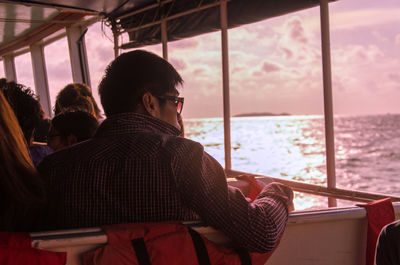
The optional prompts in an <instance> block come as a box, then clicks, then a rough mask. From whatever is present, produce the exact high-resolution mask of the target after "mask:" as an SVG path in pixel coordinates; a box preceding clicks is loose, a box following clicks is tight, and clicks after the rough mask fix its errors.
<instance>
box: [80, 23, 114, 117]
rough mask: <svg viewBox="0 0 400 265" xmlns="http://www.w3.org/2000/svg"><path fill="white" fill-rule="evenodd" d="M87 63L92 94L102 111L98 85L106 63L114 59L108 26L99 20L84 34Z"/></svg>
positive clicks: (111, 36) (111, 38) (111, 37)
mask: <svg viewBox="0 0 400 265" xmlns="http://www.w3.org/2000/svg"><path fill="white" fill-rule="evenodd" d="M85 43H86V50H87V56H88V63H89V71H90V81H91V88H92V93H93V96H94V98H95V100H96V102H97V105H98V106H99V108H100V109H101V111H102V112H103V107H102V106H101V103H100V97H99V92H98V85H99V83H100V81H101V78H102V77H103V75H104V70H105V69H106V67H107V65H108V64H109V63H110V62H111V61H112V60H113V59H114V43H113V35H112V32H111V30H110V28H109V27H107V26H105V25H103V24H102V23H101V22H98V23H95V24H93V25H92V26H90V27H89V29H88V31H87V33H86V36H85Z"/></svg>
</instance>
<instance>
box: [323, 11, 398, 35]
mask: <svg viewBox="0 0 400 265" xmlns="http://www.w3.org/2000/svg"><path fill="white" fill-rule="evenodd" d="M399 13H400V8H387V9H385V8H381V9H377V8H375V9H359V10H351V11H343V12H340V11H337V12H332V13H331V14H332V15H331V23H330V27H331V30H354V29H356V28H360V27H377V26H380V25H384V24H391V25H395V24H396V23H399V21H400V16H399Z"/></svg>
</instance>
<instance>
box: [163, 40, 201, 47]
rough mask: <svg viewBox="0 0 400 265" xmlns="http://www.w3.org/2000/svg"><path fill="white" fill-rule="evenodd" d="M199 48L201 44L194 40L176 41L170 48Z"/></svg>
mask: <svg viewBox="0 0 400 265" xmlns="http://www.w3.org/2000/svg"><path fill="white" fill-rule="evenodd" d="M197 46H199V42H198V41H197V40H194V39H186V40H181V41H174V42H171V43H170V44H169V47H170V48H174V49H193V48H196V47H197Z"/></svg>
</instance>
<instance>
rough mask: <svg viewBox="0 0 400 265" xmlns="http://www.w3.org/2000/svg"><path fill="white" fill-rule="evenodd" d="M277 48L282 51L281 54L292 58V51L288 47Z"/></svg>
mask: <svg viewBox="0 0 400 265" xmlns="http://www.w3.org/2000/svg"><path fill="white" fill-rule="evenodd" d="M279 48H280V50H281V51H282V52H283V54H284V55H285V58H286V59H291V58H293V52H292V51H291V50H290V49H288V48H286V47H279Z"/></svg>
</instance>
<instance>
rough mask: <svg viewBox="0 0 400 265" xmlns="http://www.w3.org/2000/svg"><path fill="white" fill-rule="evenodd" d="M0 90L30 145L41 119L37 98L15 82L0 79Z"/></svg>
mask: <svg viewBox="0 0 400 265" xmlns="http://www.w3.org/2000/svg"><path fill="white" fill-rule="evenodd" d="M0 90H1V91H3V95H4V97H5V98H6V99H7V101H8V103H9V104H10V106H11V108H12V109H13V110H14V113H15V116H16V117H17V119H18V123H19V126H21V129H22V132H23V133H24V136H25V139H26V141H27V143H28V144H29V143H30V140H31V137H32V133H33V131H34V129H35V127H36V126H37V125H38V124H39V122H40V120H41V119H42V115H43V114H42V110H41V106H40V103H39V101H38V98H37V97H36V96H35V94H34V93H33V92H32V90H30V89H29V88H28V87H25V86H24V85H21V84H17V83H15V82H7V80H6V79H5V78H2V79H0Z"/></svg>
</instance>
